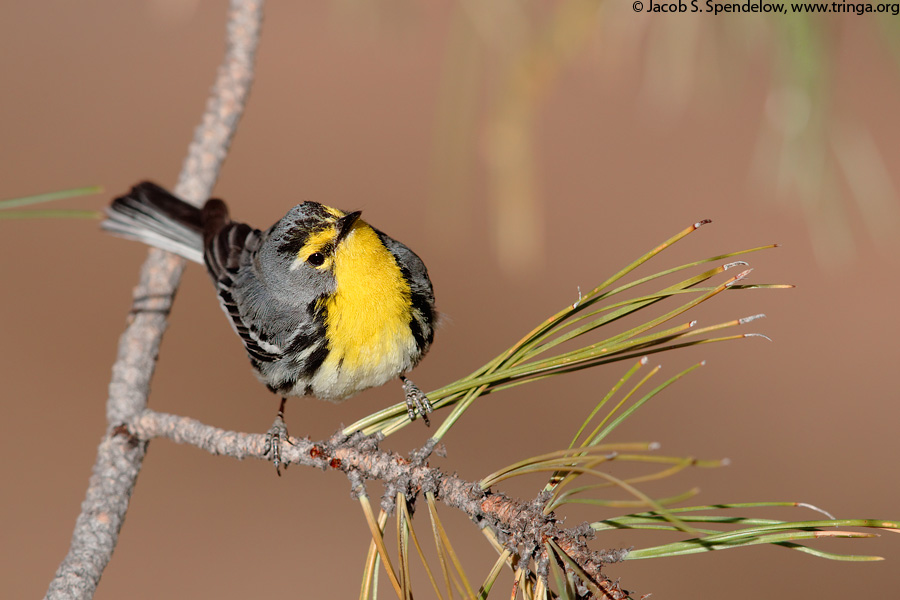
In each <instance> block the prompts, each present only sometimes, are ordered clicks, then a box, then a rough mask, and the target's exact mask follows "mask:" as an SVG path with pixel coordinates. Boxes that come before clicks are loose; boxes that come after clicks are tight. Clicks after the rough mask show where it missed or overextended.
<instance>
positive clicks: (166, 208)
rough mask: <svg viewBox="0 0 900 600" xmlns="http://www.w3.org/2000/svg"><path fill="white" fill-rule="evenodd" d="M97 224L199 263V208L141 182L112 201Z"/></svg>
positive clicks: (200, 253) (200, 231) (151, 184)
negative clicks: (103, 218)
mask: <svg viewBox="0 0 900 600" xmlns="http://www.w3.org/2000/svg"><path fill="white" fill-rule="evenodd" d="M106 215H107V218H106V220H105V221H103V223H102V224H101V227H102V228H103V229H104V230H106V231H108V232H110V233H112V234H113V235H117V236H120V237H124V238H128V239H131V240H137V241H139V242H143V243H145V244H148V245H150V246H155V247H157V248H161V249H163V250H167V251H169V252H174V253H175V254H178V255H180V256H183V257H184V258H186V259H188V260H192V261H194V262H198V263H202V262H203V226H202V224H201V210H200V209H199V208H197V207H195V206H192V205H190V204H188V203H187V202H184V201H183V200H180V199H178V198H176V197H175V196H173V195H172V194H170V193H169V192H168V191H166V190H165V189H163V188H161V187H159V186H158V185H156V184H155V183H150V182H148V181H145V182H143V183H139V184H137V185H136V186H134V187H133V188H132V189H131V192H130V193H128V194H126V195H125V196H121V197H119V198H116V199H115V200H113V202H112V204H111V205H110V206H109V208H107V209H106Z"/></svg>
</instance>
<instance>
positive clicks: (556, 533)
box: [118, 409, 627, 598]
mask: <svg viewBox="0 0 900 600" xmlns="http://www.w3.org/2000/svg"><path fill="white" fill-rule="evenodd" d="M118 433H120V434H122V435H121V439H122V442H121V443H126V444H128V445H129V446H130V447H131V448H132V449H133V450H132V452H139V451H140V449H141V448H143V447H144V446H145V445H146V444H147V442H149V441H150V440H151V439H153V438H160V437H162V438H168V439H170V440H172V441H174V442H178V443H182V444H189V445H192V446H195V447H197V448H200V449H201V450H205V451H206V452H209V453H211V454H216V455H224V456H230V457H232V458H237V459H244V458H257V459H260V460H267V457H266V456H265V455H264V453H263V447H264V445H265V435H263V434H249V433H239V432H235V431H226V430H224V429H220V428H217V427H211V426H209V425H205V424H203V423H201V422H199V421H197V420H195V419H191V418H188V417H182V416H178V415H171V414H166V413H160V412H156V411H153V410H149V409H148V410H145V411H144V412H143V413H142V414H141V415H140V416H139V417H137V418H136V419H134V420H132V421H130V422H128V423H127V424H126V425H124V426H123V427H121V428H120V429H119V430H118ZM381 439H382V436H381V435H372V436H365V435H363V434H361V433H356V434H354V435H351V436H347V435H344V434H343V433H341V432H340V431H339V432H338V433H336V434H335V435H334V436H332V438H330V439H328V440H324V441H319V442H313V441H310V440H309V439H297V438H291V444H290V445H286V446H285V447H284V449H283V452H282V460H283V461H284V464H285V465H288V464H297V465H303V466H307V467H314V468H319V469H322V470H328V469H331V470H336V471H342V472H343V473H345V474H346V476H347V477H348V479H349V480H350V483H351V485H352V486H353V488H354V492H355V493H356V494H359V495H365V493H366V492H365V481H379V482H382V483H383V484H384V486H385V492H384V495H383V498H382V503H381V504H382V508H384V509H385V510H388V511H392V510H393V509H394V508H395V507H394V503H395V499H396V497H397V494H398V493H403V494H404V495H405V496H406V497H407V498H411V499H413V498H415V497H416V496H417V495H418V494H427V493H429V492H430V493H432V494H433V495H434V497H435V498H436V499H437V500H439V501H441V502H442V503H443V504H444V505H445V506H448V507H451V508H455V509H457V510H460V511H462V512H463V513H464V514H465V515H466V516H468V517H469V518H470V519H471V520H472V521H473V522H475V523H477V524H479V525H482V526H488V527H490V528H491V529H492V530H493V531H494V532H495V533H496V535H497V538H498V539H499V540H500V541H501V542H502V543H503V544H504V545H505V546H506V548H508V549H510V550H511V551H512V553H514V554H517V555H518V556H519V560H520V561H521V563H522V564H527V563H528V561H529V560H531V559H535V563H536V564H544V565H546V564H547V562H548V561H547V556H546V550H545V542H546V540H553V541H554V542H555V543H556V544H557V545H558V546H559V547H560V548H561V549H562V550H564V551H565V553H566V554H567V555H568V556H569V557H571V558H572V559H573V560H574V561H575V562H576V563H577V564H578V565H579V566H580V567H581V569H583V570H584V572H585V573H586V574H587V575H588V576H589V577H590V579H591V580H593V583H595V584H596V585H597V586H598V587H599V588H600V589H602V590H604V593H605V595H606V596H607V597H608V598H624V597H625V594H624V593H623V592H621V590H619V589H618V586H617V585H616V584H615V583H613V582H610V581H609V580H608V579H607V578H606V577H605V576H604V575H603V574H602V572H601V569H602V566H603V564H604V563H610V562H617V561H620V560H622V559H623V558H624V556H625V554H626V553H627V551H625V550H603V551H599V552H598V551H594V550H591V548H590V547H589V546H588V545H587V541H588V540H589V539H591V538H593V537H594V531H593V529H592V528H591V526H590V524H588V523H583V524H581V525H579V526H577V527H570V528H563V527H562V526H561V522H560V521H559V520H558V519H557V518H556V516H555V514H554V513H550V514H544V512H543V509H544V506H545V505H546V503H547V500H548V499H549V494H547V493H546V492H543V493H541V494H540V495H538V497H536V498H534V499H533V500H530V501H523V500H519V499H515V498H510V497H508V496H506V495H505V494H501V493H495V492H492V491H490V490H484V489H482V486H481V484H480V482H477V481H466V480H464V479H462V478H460V477H458V476H456V475H453V474H449V473H445V472H443V471H442V470H441V469H438V468H436V467H431V466H429V465H428V464H422V463H421V461H418V460H416V459H415V458H413V459H412V460H410V459H407V458H405V457H403V456H401V455H399V454H397V453H395V452H391V451H387V450H381V449H380V448H379V447H378V443H379V441H380V440H381ZM415 454H418V455H420V456H425V455H426V453H422V452H418V453H414V455H415ZM540 575H544V576H545V575H546V573H540Z"/></svg>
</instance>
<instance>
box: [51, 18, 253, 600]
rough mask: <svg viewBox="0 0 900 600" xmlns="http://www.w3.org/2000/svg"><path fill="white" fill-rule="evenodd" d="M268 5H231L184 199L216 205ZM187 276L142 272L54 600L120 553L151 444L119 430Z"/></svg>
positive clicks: (166, 269) (173, 268)
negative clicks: (119, 545)
mask: <svg viewBox="0 0 900 600" xmlns="http://www.w3.org/2000/svg"><path fill="white" fill-rule="evenodd" d="M262 5H263V0H232V1H231V7H230V11H229V18H228V32H227V43H226V51H225V57H224V59H223V61H222V65H221V66H220V67H219V71H218V75H217V77H216V82H215V84H214V85H213V88H212V90H211V93H210V98H209V101H208V102H207V106H206V112H205V113H204V115H203V121H202V123H201V124H200V125H199V126H198V127H197V129H196V131H195V132H194V140H193V142H192V143H191V145H190V148H189V151H188V156H187V159H186V160H185V162H184V165H183V167H182V171H181V175H180V176H179V178H178V184H177V186H176V188H175V193H176V195H179V196H181V197H182V198H184V199H185V200H188V201H191V202H193V203H195V204H199V203H200V202H202V201H204V200H205V199H206V198H208V197H209V194H210V193H211V191H212V188H213V185H214V184H215V181H216V177H217V176H218V173H219V169H220V168H221V165H222V162H223V161H224V160H225V156H226V154H227V152H228V147H229V145H230V143H231V139H232V137H233V135H234V132H235V130H236V127H237V123H238V121H239V120H240V117H241V115H242V114H243V110H244V106H245V104H246V101H247V97H248V95H249V92H250V85H251V83H252V80H253V59H254V55H255V53H256V48H257V45H258V41H259V32H260V26H261V21H262ZM183 268H184V261H183V260H182V259H180V258H178V257H176V256H174V255H171V254H168V253H166V252H162V251H160V250H151V251H150V254H149V256H148V257H147V260H146V262H145V263H144V265H143V267H142V269H141V274H140V280H139V282H138V285H137V287H136V288H135V290H134V302H133V305H132V311H131V315H130V316H129V319H128V326H127V327H126V329H125V332H124V333H123V334H122V337H121V338H120V340H119V350H118V355H117V357H116V362H115V364H114V365H113V369H112V379H111V381H110V384H109V399H108V400H107V409H106V415H107V424H108V427H107V435H106V436H105V437H104V439H103V440H102V442H101V443H100V446H99V448H98V450H97V460H96V462H95V463H94V468H93V474H92V475H91V478H90V482H89V484H88V489H87V493H86V494H85V499H84V502H82V505H81V514H80V515H79V516H78V519H77V521H76V523H75V530H74V532H73V534H72V544H71V546H70V548H69V552H68V554H67V555H66V557H65V559H64V560H63V562H62V564H60V566H59V569H57V571H56V575H55V577H54V579H53V580H52V581H51V582H50V586H49V589H48V590H47V595H46V598H47V599H59V598H91V597H92V596H93V594H94V591H95V590H96V588H97V584H98V583H99V581H100V576H101V575H102V573H103V570H104V569H105V568H106V565H107V564H108V563H109V560H110V558H111V556H112V553H113V550H114V549H115V546H116V542H117V540H118V535H119V530H120V529H121V527H122V523H123V521H124V520H125V514H126V512H127V510H128V502H129V499H130V498H131V493H132V491H133V489H134V484H135V482H136V480H137V475H138V473H139V472H140V469H141V465H142V463H143V458H144V455H145V453H146V443H135V442H133V441H132V440H130V439H129V438H128V437H127V436H122V435H116V431H117V429H116V428H117V426H118V425H120V424H121V423H124V422H126V421H129V420H132V419H134V418H135V417H136V416H138V415H139V414H140V413H141V412H142V411H143V410H144V409H145V408H146V406H147V395H148V393H149V386H150V378H151V377H152V375H153V371H154V367H155V365H156V358H157V354H158V352H159V344H160V341H161V340H162V335H163V332H164V331H165V328H166V316H167V315H168V312H169V308H170V307H171V304H172V300H173V298H174V294H175V290H176V289H177V287H178V283H179V281H180V279H181V273H182V270H183Z"/></svg>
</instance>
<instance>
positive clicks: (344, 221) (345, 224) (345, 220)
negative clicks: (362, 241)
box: [334, 210, 362, 244]
mask: <svg viewBox="0 0 900 600" xmlns="http://www.w3.org/2000/svg"><path fill="white" fill-rule="evenodd" d="M361 214H362V211H360V210H358V211H356V212H352V213H350V214H347V215H344V216H343V217H341V218H340V219H338V222H337V232H338V234H337V239H336V240H334V243H335V244H339V243H341V240H342V239H344V238H345V237H347V234H348V233H350V230H351V229H353V224H354V223H356V220H357V219H358V218H359V215H361Z"/></svg>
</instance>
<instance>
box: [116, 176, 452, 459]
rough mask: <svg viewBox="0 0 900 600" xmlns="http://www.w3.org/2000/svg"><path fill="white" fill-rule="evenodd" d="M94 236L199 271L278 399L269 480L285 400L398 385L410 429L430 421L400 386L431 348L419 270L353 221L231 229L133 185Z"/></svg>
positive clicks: (302, 210)
mask: <svg viewBox="0 0 900 600" xmlns="http://www.w3.org/2000/svg"><path fill="white" fill-rule="evenodd" d="M102 226H103V228H104V229H105V230H107V231H109V232H110V233H113V234H115V235H118V236H121V237H125V238H129V239H134V240H138V241H141V242H144V243H145V244H149V245H151V246H156V247H158V248H162V249H163V250H168V251H169V252H174V253H175V254H179V255H181V256H183V257H184V258H187V259H188V260H192V261H194V262H198V263H200V262H202V263H205V264H206V269H207V271H208V272H209V275H210V277H212V280H213V282H214V284H215V286H216V291H217V292H218V295H219V303H220V304H221V306H222V309H223V310H224V311H225V314H226V315H228V318H229V321H230V322H231V325H232V327H233V328H234V330H235V332H236V333H237V334H238V335H239V336H240V338H241V340H242V341H243V342H244V348H245V349H246V350H247V354H248V355H249V357H250V364H251V365H252V366H253V370H254V371H255V372H256V375H257V377H258V378H259V379H260V380H261V381H262V382H263V383H265V384H266V387H268V388H269V390H271V391H272V392H273V393H275V394H279V395H280V396H281V397H282V399H281V408H280V410H279V416H278V418H276V421H275V425H273V429H272V430H270V433H269V438H268V440H269V441H268V442H267V447H268V448H269V450H270V452H271V455H272V457H273V459H274V462H275V466H276V469H277V467H278V464H279V460H280V443H281V441H282V440H286V439H287V431H286V429H285V427H284V422H283V420H282V417H283V412H284V402H285V397H286V396H307V395H312V396H316V397H318V398H321V399H323V400H331V401H335V402H337V401H340V400H344V399H346V398H348V397H350V396H352V395H353V394H355V393H357V392H359V391H362V390H364V389H366V388H369V387H373V386H378V385H382V384H384V383H386V382H388V381H390V380H391V379H395V378H398V377H399V378H400V379H401V380H402V381H403V388H404V390H405V392H406V401H407V406H408V408H409V411H410V418H414V417H415V415H416V413H417V412H418V413H419V414H421V415H422V416H423V418H426V417H425V413H426V412H427V411H430V410H431V405H430V404H429V403H428V399H427V398H426V397H425V395H424V394H422V392H421V391H419V390H418V388H416V386H415V385H413V384H412V382H410V381H409V380H407V379H406V378H405V377H404V373H406V372H407V371H409V370H410V369H412V368H413V367H414V366H416V364H417V363H418V362H419V360H421V358H422V357H423V356H424V355H425V353H426V352H427V351H428V348H429V346H430V345H431V342H432V339H433V337H434V326H435V319H436V312H435V308H434V294H433V292H432V288H431V280H430V279H429V278H428V271H427V270H426V269H425V265H424V264H423V263H422V260H421V259H420V258H419V257H418V256H416V254H415V253H414V252H413V251H412V250H410V249H409V248H407V247H406V246H404V245H403V244H401V243H400V242H398V241H397V240H395V239H393V238H391V237H389V236H387V235H386V234H384V233H382V232H381V231H379V230H377V229H375V228H374V227H372V226H370V225H369V224H368V223H366V222H365V221H363V220H362V219H361V218H360V213H359V212H351V213H345V212H343V211H340V210H337V209H335V208H331V207H328V206H323V205H322V204H317V203H315V202H304V203H302V204H298V205H297V206H295V207H294V208H292V209H291V210H290V211H288V213H287V214H286V215H285V216H284V217H283V218H282V219H281V220H279V221H278V222H277V223H275V224H274V225H272V226H271V227H270V228H269V229H267V230H265V231H260V230H258V229H254V228H252V227H250V226H249V225H246V224H244V223H237V222H234V221H232V220H231V219H230V218H229V215H228V208H227V207H226V205H225V203H224V202H222V201H221V200H218V199H211V200H208V201H207V202H206V204H205V205H204V206H203V208H197V207H195V206H192V205H190V204H188V203H186V202H183V201H182V200H180V199H178V198H176V197H175V196H173V195H172V194H170V193H169V192H167V191H166V190H164V189H163V188H161V187H159V186H158V185H155V184H153V183H149V182H144V183H140V184H138V185H136V186H135V187H134V188H132V190H131V192H130V193H129V194H127V195H124V196H122V197H120V198H116V199H115V200H114V201H113V202H112V204H111V206H110V207H109V208H108V209H107V219H106V220H105V221H104V222H103V225H102ZM426 420H427V418H426Z"/></svg>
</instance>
